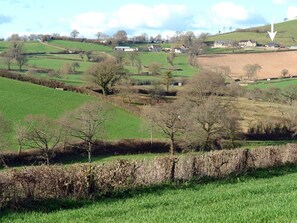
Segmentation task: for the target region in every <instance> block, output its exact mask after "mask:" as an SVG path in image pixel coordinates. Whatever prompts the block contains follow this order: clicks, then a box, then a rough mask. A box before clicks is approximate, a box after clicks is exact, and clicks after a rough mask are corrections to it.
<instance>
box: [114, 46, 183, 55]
mask: <svg viewBox="0 0 297 223" xmlns="http://www.w3.org/2000/svg"><path fill="white" fill-rule="evenodd" d="M114 50H115V51H124V52H133V51H147V52H162V51H163V52H172V51H173V52H174V53H176V54H181V53H186V52H187V50H188V48H187V47H186V46H181V47H175V48H164V47H162V46H161V45H157V44H152V45H150V46H148V47H146V48H132V47H130V46H116V47H115V48H114Z"/></svg>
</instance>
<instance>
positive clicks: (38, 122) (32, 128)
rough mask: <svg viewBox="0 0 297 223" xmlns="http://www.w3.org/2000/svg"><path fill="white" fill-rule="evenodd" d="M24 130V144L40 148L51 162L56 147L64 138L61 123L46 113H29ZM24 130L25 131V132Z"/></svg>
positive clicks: (48, 162)
mask: <svg viewBox="0 0 297 223" xmlns="http://www.w3.org/2000/svg"><path fill="white" fill-rule="evenodd" d="M24 127H25V128H26V130H24V129H23V130H22V135H19V136H22V137H23V138H19V139H18V140H21V141H22V145H24V144H25V145H26V146H27V147H29V148H35V149H39V150H40V151H41V152H42V155H43V157H44V158H45V160H46V163H47V164H48V165H49V164H50V159H51V158H52V157H53V155H54V149H55V148H57V147H58V146H59V144H60V143H61V142H62V140H63V134H64V131H63V129H62V128H61V127H60V125H59V123H58V122H57V121H55V120H53V119H51V118H49V117H47V116H45V115H28V116H26V117H25V120H24ZM23 131H24V132H23Z"/></svg>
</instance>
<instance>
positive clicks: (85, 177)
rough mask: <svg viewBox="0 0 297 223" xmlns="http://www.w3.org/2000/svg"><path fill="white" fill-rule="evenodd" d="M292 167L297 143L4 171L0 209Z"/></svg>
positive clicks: (0, 183)
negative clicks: (251, 148)
mask: <svg viewBox="0 0 297 223" xmlns="http://www.w3.org/2000/svg"><path fill="white" fill-rule="evenodd" d="M288 163H293V164H296V163H297V145H296V144H288V145H286V146H280V147H262V148H258V149H254V150H222V151H215V152H209V153H205V154H203V155H199V156H182V157H159V158H156V159H154V160H134V161H128V160H118V161H116V162H113V163H107V164H86V165H73V166H67V167H66V166H39V167H30V168H23V169H9V170H5V171H2V172H1V173H0V207H1V208H3V207H6V206H9V205H13V206H14V207H15V206H17V205H20V204H22V202H25V201H34V200H41V201H42V200H47V199H61V198H63V199H65V198H71V199H82V198H94V197H100V196H102V195H108V194H112V193H114V192H117V191H119V190H126V189H132V188H137V187H143V186H151V185H156V184H161V183H164V182H168V181H172V180H173V181H184V180H190V179H193V178H198V179H200V178H203V177H212V178H223V177H226V176H228V175H230V174H235V175H237V174H242V173H244V172H246V171H249V170H251V169H258V168H269V167H275V166H281V165H285V164H288Z"/></svg>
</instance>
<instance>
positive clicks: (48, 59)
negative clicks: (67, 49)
mask: <svg viewBox="0 0 297 223" xmlns="http://www.w3.org/2000/svg"><path fill="white" fill-rule="evenodd" d="M73 62H78V63H79V65H80V68H78V69H77V71H78V72H84V71H85V70H86V69H88V67H90V66H91V65H92V64H93V63H91V62H88V61H85V60H82V59H81V58H80V56H79V55H77V54H75V55H69V54H62V55H61V54H56V55H37V56H32V57H30V58H29V61H28V65H30V66H34V67H39V68H47V69H53V70H58V69H60V68H62V67H63V65H64V64H66V63H69V64H71V63H73Z"/></svg>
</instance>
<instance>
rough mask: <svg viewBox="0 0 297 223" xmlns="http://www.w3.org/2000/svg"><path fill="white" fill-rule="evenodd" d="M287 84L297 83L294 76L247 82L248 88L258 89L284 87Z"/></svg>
mask: <svg viewBox="0 0 297 223" xmlns="http://www.w3.org/2000/svg"><path fill="white" fill-rule="evenodd" d="M289 85H297V79H296V78H287V79H277V80H270V81H257V82H256V83H253V84H249V85H248V88H249V89H254V88H259V89H267V88H272V87H273V88H280V89H284V88H286V87H287V86H289Z"/></svg>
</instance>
